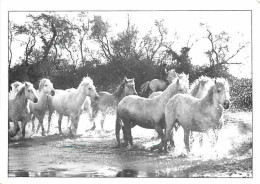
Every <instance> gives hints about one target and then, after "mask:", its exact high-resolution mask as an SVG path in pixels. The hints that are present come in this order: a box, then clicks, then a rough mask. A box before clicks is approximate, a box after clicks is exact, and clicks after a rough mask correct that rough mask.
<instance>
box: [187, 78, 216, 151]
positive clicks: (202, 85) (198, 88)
mask: <svg viewBox="0 0 260 184" xmlns="http://www.w3.org/2000/svg"><path fill="white" fill-rule="evenodd" d="M213 84H214V79H212V78H209V77H206V76H201V77H199V78H198V79H196V80H195V81H194V82H193V83H192V85H191V87H190V94H191V95H192V96H193V97H196V98H199V99H202V98H203V97H204V96H206V95H207V93H208V90H209V89H210V87H211V86H212V85H213ZM212 131H213V132H212V133H213V134H214V135H213V137H212V138H213V139H214V140H213V143H214V141H216V139H217V132H216V131H217V130H215V129H212ZM197 133H198V134H199V142H200V145H201V146H202V142H203V135H202V133H199V132H197ZM209 133H210V132H207V135H208V136H209ZM190 137H191V144H192V143H193V142H194V132H191V133H190Z"/></svg>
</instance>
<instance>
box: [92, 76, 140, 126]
mask: <svg viewBox="0 0 260 184" xmlns="http://www.w3.org/2000/svg"><path fill="white" fill-rule="evenodd" d="M98 94H99V96H100V98H99V100H98V101H97V102H92V104H91V106H92V108H93V114H92V121H93V120H94V119H95V117H96V116H97V113H98V111H101V113H102V118H101V130H103V126H104V121H105V117H106V114H107V113H109V112H111V111H112V112H113V111H115V110H116V108H117V105H118V103H119V102H120V101H121V100H122V99H123V98H124V97H125V96H127V95H137V92H136V90H135V81H134V79H127V78H126V77H125V78H124V80H123V82H122V83H121V84H120V85H119V86H118V87H117V91H116V92H115V93H113V94H111V93H108V92H105V91H101V92H98ZM95 127H96V125H95V122H93V127H92V128H91V129H92V130H93V129H95Z"/></svg>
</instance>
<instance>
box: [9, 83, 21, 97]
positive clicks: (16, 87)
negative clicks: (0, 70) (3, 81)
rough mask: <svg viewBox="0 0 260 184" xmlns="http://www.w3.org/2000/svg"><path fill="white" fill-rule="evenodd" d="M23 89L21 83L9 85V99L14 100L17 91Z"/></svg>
mask: <svg viewBox="0 0 260 184" xmlns="http://www.w3.org/2000/svg"><path fill="white" fill-rule="evenodd" d="M22 87H23V83H21V82H19V81H16V82H14V83H12V84H11V88H12V89H11V91H10V92H9V99H13V98H15V96H16V94H17V93H18V91H19V90H20V89H21V88H22Z"/></svg>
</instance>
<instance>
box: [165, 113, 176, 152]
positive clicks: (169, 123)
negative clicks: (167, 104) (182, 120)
mask: <svg viewBox="0 0 260 184" xmlns="http://www.w3.org/2000/svg"><path fill="white" fill-rule="evenodd" d="M173 119H174V118H173V117H172V115H171V114H170V113H169V109H166V111H165V137H164V139H165V140H164V152H167V143H168V141H170V144H171V146H172V147H175V144H174V140H173V127H175V126H176V125H175V123H176V121H174V120H173Z"/></svg>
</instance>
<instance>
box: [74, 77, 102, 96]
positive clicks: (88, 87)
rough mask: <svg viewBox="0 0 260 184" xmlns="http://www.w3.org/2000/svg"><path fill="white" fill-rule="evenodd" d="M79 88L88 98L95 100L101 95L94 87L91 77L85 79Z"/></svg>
mask: <svg viewBox="0 0 260 184" xmlns="http://www.w3.org/2000/svg"><path fill="white" fill-rule="evenodd" d="M79 87H82V88H83V92H84V93H85V95H86V96H89V97H90V98H92V99H94V100H98V99H99V95H98V93H97V91H96V87H95V86H94V84H93V80H92V79H91V78H90V77H84V78H83V79H82V81H81V83H80V85H79Z"/></svg>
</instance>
